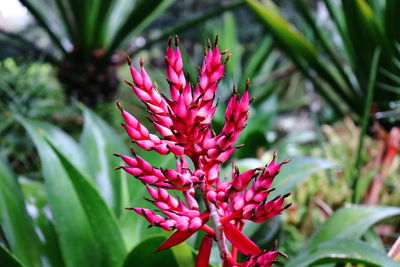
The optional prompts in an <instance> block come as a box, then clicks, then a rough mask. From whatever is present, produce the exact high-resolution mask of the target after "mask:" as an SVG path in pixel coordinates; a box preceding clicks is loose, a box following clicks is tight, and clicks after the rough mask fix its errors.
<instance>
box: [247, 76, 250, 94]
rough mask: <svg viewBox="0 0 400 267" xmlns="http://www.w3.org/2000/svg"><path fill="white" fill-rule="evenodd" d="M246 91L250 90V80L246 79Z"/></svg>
mask: <svg viewBox="0 0 400 267" xmlns="http://www.w3.org/2000/svg"><path fill="white" fill-rule="evenodd" d="M246 90H247V91H248V90H250V79H249V78H247V79H246Z"/></svg>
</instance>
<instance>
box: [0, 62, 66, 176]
mask: <svg viewBox="0 0 400 267" xmlns="http://www.w3.org/2000/svg"><path fill="white" fill-rule="evenodd" d="M0 77H1V79H0V135H1V139H2V140H1V150H0V151H1V152H0V156H2V157H9V158H10V159H11V162H10V163H11V164H12V166H13V167H22V168H23V169H29V168H30V167H32V165H31V164H30V162H31V161H32V158H30V157H31V156H32V151H33V146H32V142H31V141H30V140H29V138H27V137H26V134H25V132H24V130H23V129H22V127H21V126H20V125H19V124H18V123H17V122H16V120H15V116H16V115H21V116H24V117H27V118H33V119H41V120H51V118H52V116H54V114H55V113H56V112H60V111H61V110H62V109H63V108H64V94H63V91H62V90H61V87H60V85H59V83H58V81H57V80H56V78H55V76H54V69H53V68H52V66H51V65H49V64H46V63H40V62H37V63H28V62H18V61H15V60H14V59H12V58H8V59H5V60H3V61H1V62H0ZM17 165H19V166H17ZM21 165H22V166H21Z"/></svg>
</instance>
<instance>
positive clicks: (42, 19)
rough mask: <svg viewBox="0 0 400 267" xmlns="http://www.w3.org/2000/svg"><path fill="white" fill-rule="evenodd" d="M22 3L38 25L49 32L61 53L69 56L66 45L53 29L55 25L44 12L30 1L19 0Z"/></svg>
mask: <svg viewBox="0 0 400 267" xmlns="http://www.w3.org/2000/svg"><path fill="white" fill-rule="evenodd" d="M19 1H20V3H21V4H22V5H23V6H25V7H26V9H28V10H29V12H30V13H31V14H32V16H33V17H34V18H35V19H36V21H37V22H38V24H39V25H40V26H41V27H42V28H43V29H44V30H45V31H46V32H47V34H48V35H49V37H50V39H51V40H52V41H53V42H54V44H55V45H56V46H57V47H58V48H59V49H60V51H61V52H63V53H64V54H67V50H66V49H65V47H64V45H63V44H62V41H61V38H60V37H59V36H57V35H56V33H55V32H54V30H53V29H52V26H53V25H50V23H49V22H48V21H47V16H46V15H45V14H44V13H43V11H42V10H41V9H40V8H38V7H36V6H35V5H34V4H32V3H31V2H32V1H30V0H19Z"/></svg>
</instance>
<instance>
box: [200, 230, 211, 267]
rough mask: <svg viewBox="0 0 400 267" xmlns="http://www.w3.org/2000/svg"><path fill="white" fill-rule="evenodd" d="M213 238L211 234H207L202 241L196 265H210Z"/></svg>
mask: <svg viewBox="0 0 400 267" xmlns="http://www.w3.org/2000/svg"><path fill="white" fill-rule="evenodd" d="M212 243H213V238H212V236H210V235H205V236H204V237H203V240H202V241H201V245H200V249H199V254H198V255H197V259H196V267H208V262H209V261H210V255H211V249H212Z"/></svg>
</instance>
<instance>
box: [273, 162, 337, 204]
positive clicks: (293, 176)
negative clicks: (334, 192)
mask: <svg viewBox="0 0 400 267" xmlns="http://www.w3.org/2000/svg"><path fill="white" fill-rule="evenodd" d="M335 167H337V165H336V164H335V163H333V162H331V161H328V160H325V159H319V158H310V157H298V158H294V159H292V160H291V161H290V162H289V163H288V164H285V165H283V166H282V168H281V171H280V173H279V174H278V175H277V176H276V178H275V180H274V182H273V183H272V187H274V188H276V190H275V191H273V192H271V193H270V195H269V196H268V198H269V199H272V198H274V197H275V196H277V195H282V194H286V193H288V192H290V191H291V190H292V189H293V188H294V187H295V186H296V185H297V184H298V183H299V182H301V181H302V180H303V179H305V178H307V177H309V176H311V175H312V174H314V173H316V172H319V171H322V170H326V169H331V168H335Z"/></svg>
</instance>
